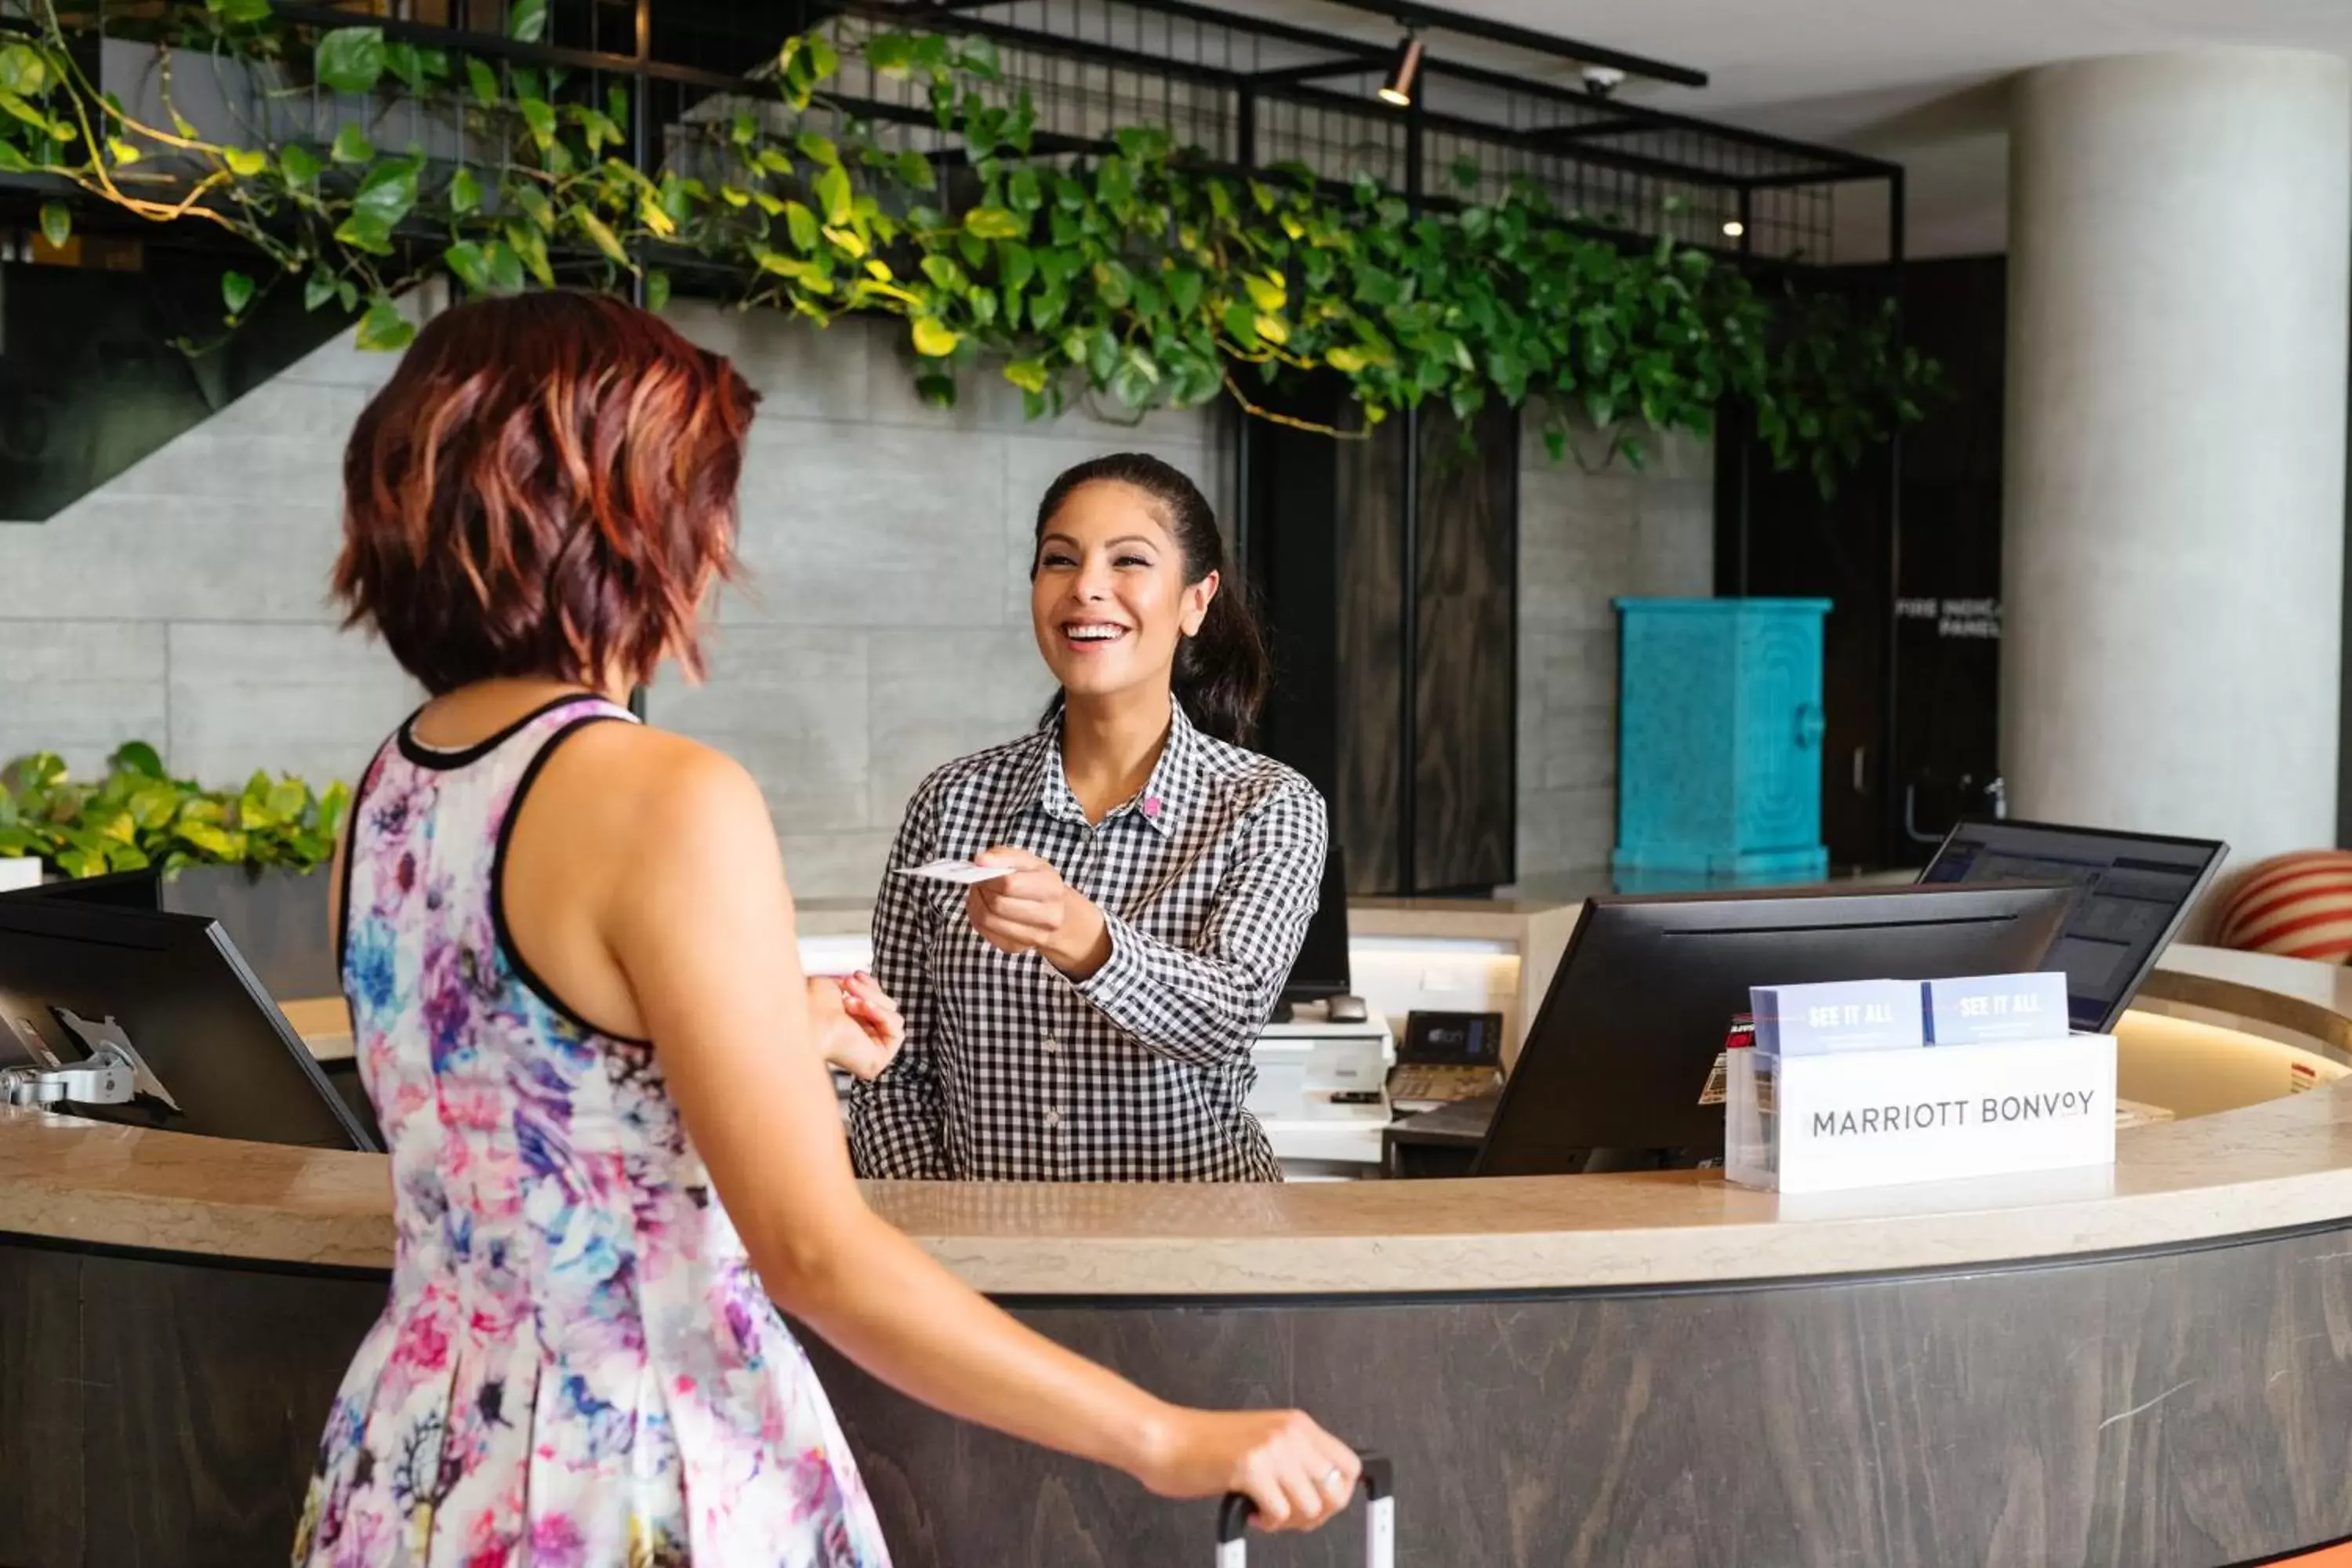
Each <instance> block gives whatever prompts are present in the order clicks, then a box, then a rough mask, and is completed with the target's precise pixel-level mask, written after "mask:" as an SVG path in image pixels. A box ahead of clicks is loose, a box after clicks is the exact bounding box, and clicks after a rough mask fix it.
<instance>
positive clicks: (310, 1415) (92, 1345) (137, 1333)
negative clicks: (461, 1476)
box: [0, 1243, 385, 1568]
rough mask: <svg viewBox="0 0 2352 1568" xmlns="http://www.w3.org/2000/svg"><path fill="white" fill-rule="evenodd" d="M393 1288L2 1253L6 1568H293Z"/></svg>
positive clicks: (1, 1543) (24, 1250)
mask: <svg viewBox="0 0 2352 1568" xmlns="http://www.w3.org/2000/svg"><path fill="white" fill-rule="evenodd" d="M384 1289H385V1288H384V1285H383V1282H382V1281H380V1280H368V1279H344V1278H334V1277H321V1276H316V1275H302V1274H297V1273H283V1272H262V1271H256V1270H245V1269H238V1268H215V1267H199V1266H191V1265H185V1264H178V1263H173V1262H168V1261H161V1260H156V1259H152V1258H126V1257H117V1256H104V1255H85V1254H79V1253H72V1252H64V1251H56V1250H47V1249H42V1248H35V1247H16V1246H10V1245H6V1244H5V1243H0V1476H5V1482H0V1498H5V1503H0V1565H5V1568H116V1565H118V1564H130V1563H137V1564H141V1565H142V1568H247V1565H249V1564H254V1563H280V1562H283V1561H285V1558H286V1555H287V1552H288V1550H289V1548H290V1547H291V1545H292V1543H293V1540H294V1526H295V1521H296V1519H297V1518H298V1516H299V1513H300V1511H301V1507H302V1496H303V1491H304V1489H305V1487H306V1486H307V1485H308V1483H309V1480H310V1468H311V1465H312V1462H313V1460H314V1459H315V1458H316V1456H317V1453H318V1443H319V1436H320V1431H321V1429H322V1428H323V1426H324V1425H325V1422H326V1416H327V1407H328V1405H330V1404H331V1402H332V1400H333V1398H334V1393H335V1389H336V1387H337V1385H338V1384H340V1383H341V1379H342V1373H343V1369H344V1367H345V1366H346V1365H347V1364H349V1363H350V1360H351V1357H352V1352H353V1351H355V1350H356V1349H357V1348H358V1346H359V1342H360V1338H361V1336H362V1335H363V1334H364V1333H365V1332H366V1331H367V1328H368V1325H369V1324H371V1323H373V1321H375V1317H376V1314H377V1313H378V1312H379V1311H380V1310H382V1309H383V1300H384ZM28 1386H29V1387H30V1388H31V1390H32V1393H33V1394H34V1398H33V1400H32V1401H31V1402H30V1403H29V1404H27V1403H25V1402H23V1401H22V1400H21V1399H20V1398H19V1397H18V1394H19V1391H21V1390H24V1389H26V1387H28Z"/></svg>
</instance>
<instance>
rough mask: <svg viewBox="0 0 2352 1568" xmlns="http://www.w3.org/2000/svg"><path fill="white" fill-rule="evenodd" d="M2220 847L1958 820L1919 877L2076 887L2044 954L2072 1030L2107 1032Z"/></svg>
mask: <svg viewBox="0 0 2352 1568" xmlns="http://www.w3.org/2000/svg"><path fill="white" fill-rule="evenodd" d="M2228 853H2229V850H2228V847H2226V846H2224V845H2222V844H2221V843H2219V842H2217V841H2215V840H2212V839H2207V838H2160V837H2154V836H2151V835H2148V834H2143V833H2109V832H2105V831H2103V830H2101V829H2098V828H2092V827H2059V826H2051V825H2049V824H2046V823H2038V822H1963V823H1961V824H1960V825H1959V826H1957V827H1955V828H1953V829H1952V831H1951V832H1950V834H1949V835H1948V836H1947V837H1945V839H1944V842H1943V845H1942V847H1940V848H1938V849H1937V851H1936V858H1934V859H1933V860H1931V861H1929V862H1928V864H1927V869H1926V870H1925V871H1923V872H1921V873H1920V874H1919V880H1920V882H1921V883H1922V884H1923V885H1925V884H1951V883H1969V882H2068V883H2072V884H2074V886H2076V887H2078V888H2080V889H2082V898H2081V900H2079V901H2078V902H2077V903H2076V904H2075V906H2074V916H2073V918H2072V919H2070V920H2069V921H2067V922H2066V931H2065V934H2064V935H2063V936H2062V937H2060V938H2059V941H2058V946H2057V948H2056V950H2055V951H2053V952H2052V953H2051V955H2050V958H2051V963H2052V966H2053V968H2058V969H2063V970H2064V971H2065V972H2066V1011H2067V1015H2068V1016H2069V1017H2070V1018H2071V1019H2072V1020H2073V1022H2074V1027H2076V1028H2078V1029H2086V1030H2090V1031H2093V1032H2095V1033H2098V1032H2104V1031H2105V1030H2107V1029H2109V1028H2111V1027H2113V1026H2114V1024H2115V1021H2116V1018H2117V1017H2118V1016H2121V1015H2122V1013H2123V1010H2124V1009H2125V1008H2126V1007H2127V1006H2129V1005H2131V999H2132V997H2133V996H2134V995H2135V994H2137V992H2138V990H2139V987H2140V983H2141V982H2142V981H2144V980H2146V979H2147V972H2148V971H2149V970H2150V969H2152V968H2154V967H2155V966H2156V961H2157V959H2158V957H2160V956H2161V955H2162V954H2163V952H2164V950H2165V948H2166V947H2167V946H2168V945H2169V944H2170V942H2171V941H2172V938H2173V933H2174V932H2176V931H2179V929H2180V922H2181V921H2183V920H2185V919H2187V918H2188V914H2189V908H2190V906H2192V905H2193V904H2195V902H2196V901H2197V899H2198V896H2199V895H2200V894H2201V893H2202V892H2203V891H2204V890H2205V889H2206V887H2207V886H2208V885H2209V884H2210V882H2211V881H2212V879H2213V874H2214V873H2215V872H2216V871H2218V870H2220V869H2221V860H2222V858H2223V857H2224V856H2226V855H2227V854H2228Z"/></svg>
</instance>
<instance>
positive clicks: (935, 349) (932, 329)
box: [915, 316, 963, 359]
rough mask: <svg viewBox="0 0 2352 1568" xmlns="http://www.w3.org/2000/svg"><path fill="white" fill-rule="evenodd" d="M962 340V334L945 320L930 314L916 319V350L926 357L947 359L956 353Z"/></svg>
mask: <svg viewBox="0 0 2352 1568" xmlns="http://www.w3.org/2000/svg"><path fill="white" fill-rule="evenodd" d="M962 341H963V340H962V337H961V334H959V333H958V332H957V331H955V330H954V329H953V328H951V327H950V326H948V325H947V324H946V323H944V322H941V321H934V320H932V319H931V318H930V317H929V316H922V317H918V318H917V319H916V321H915V352H916V353H919V354H921V355H923V356H924V357H925V358H926V359H945V358H946V357H947V356H948V355H950V354H951V353H955V351H956V344H957V343H959V342H962Z"/></svg>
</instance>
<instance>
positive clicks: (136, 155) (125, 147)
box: [106, 136, 147, 164]
mask: <svg viewBox="0 0 2352 1568" xmlns="http://www.w3.org/2000/svg"><path fill="white" fill-rule="evenodd" d="M106 151H107V154H108V156H110V157H111V158H112V159H113V160H114V161H115V163H118V164H121V163H137V162H139V160H140V159H142V158H144V157H145V156H147V154H146V153H142V152H141V151H140V150H139V147H138V145H137V144H136V143H135V142H126V141H124V140H123V139H122V138H121V137H120V136H110V137H109V138H107V142H106Z"/></svg>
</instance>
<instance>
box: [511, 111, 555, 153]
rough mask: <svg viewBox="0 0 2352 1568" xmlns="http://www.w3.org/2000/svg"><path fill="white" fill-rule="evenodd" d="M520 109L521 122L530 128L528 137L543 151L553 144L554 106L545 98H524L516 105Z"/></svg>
mask: <svg viewBox="0 0 2352 1568" xmlns="http://www.w3.org/2000/svg"><path fill="white" fill-rule="evenodd" d="M516 107H517V108H519V109H520V110H522V122H523V124H524V125H526V126H527V127H529V128H530V139H531V140H532V141H534V142H538V143H539V148H540V151H541V152H542V153H544V152H545V151H547V149H549V148H550V147H551V146H553V145H554V144H555V108H554V106H553V105H552V104H551V103H549V102H548V101H547V100H545V99H541V98H526V99H524V100H522V101H521V102H520V104H518V105H517V106H516Z"/></svg>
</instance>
